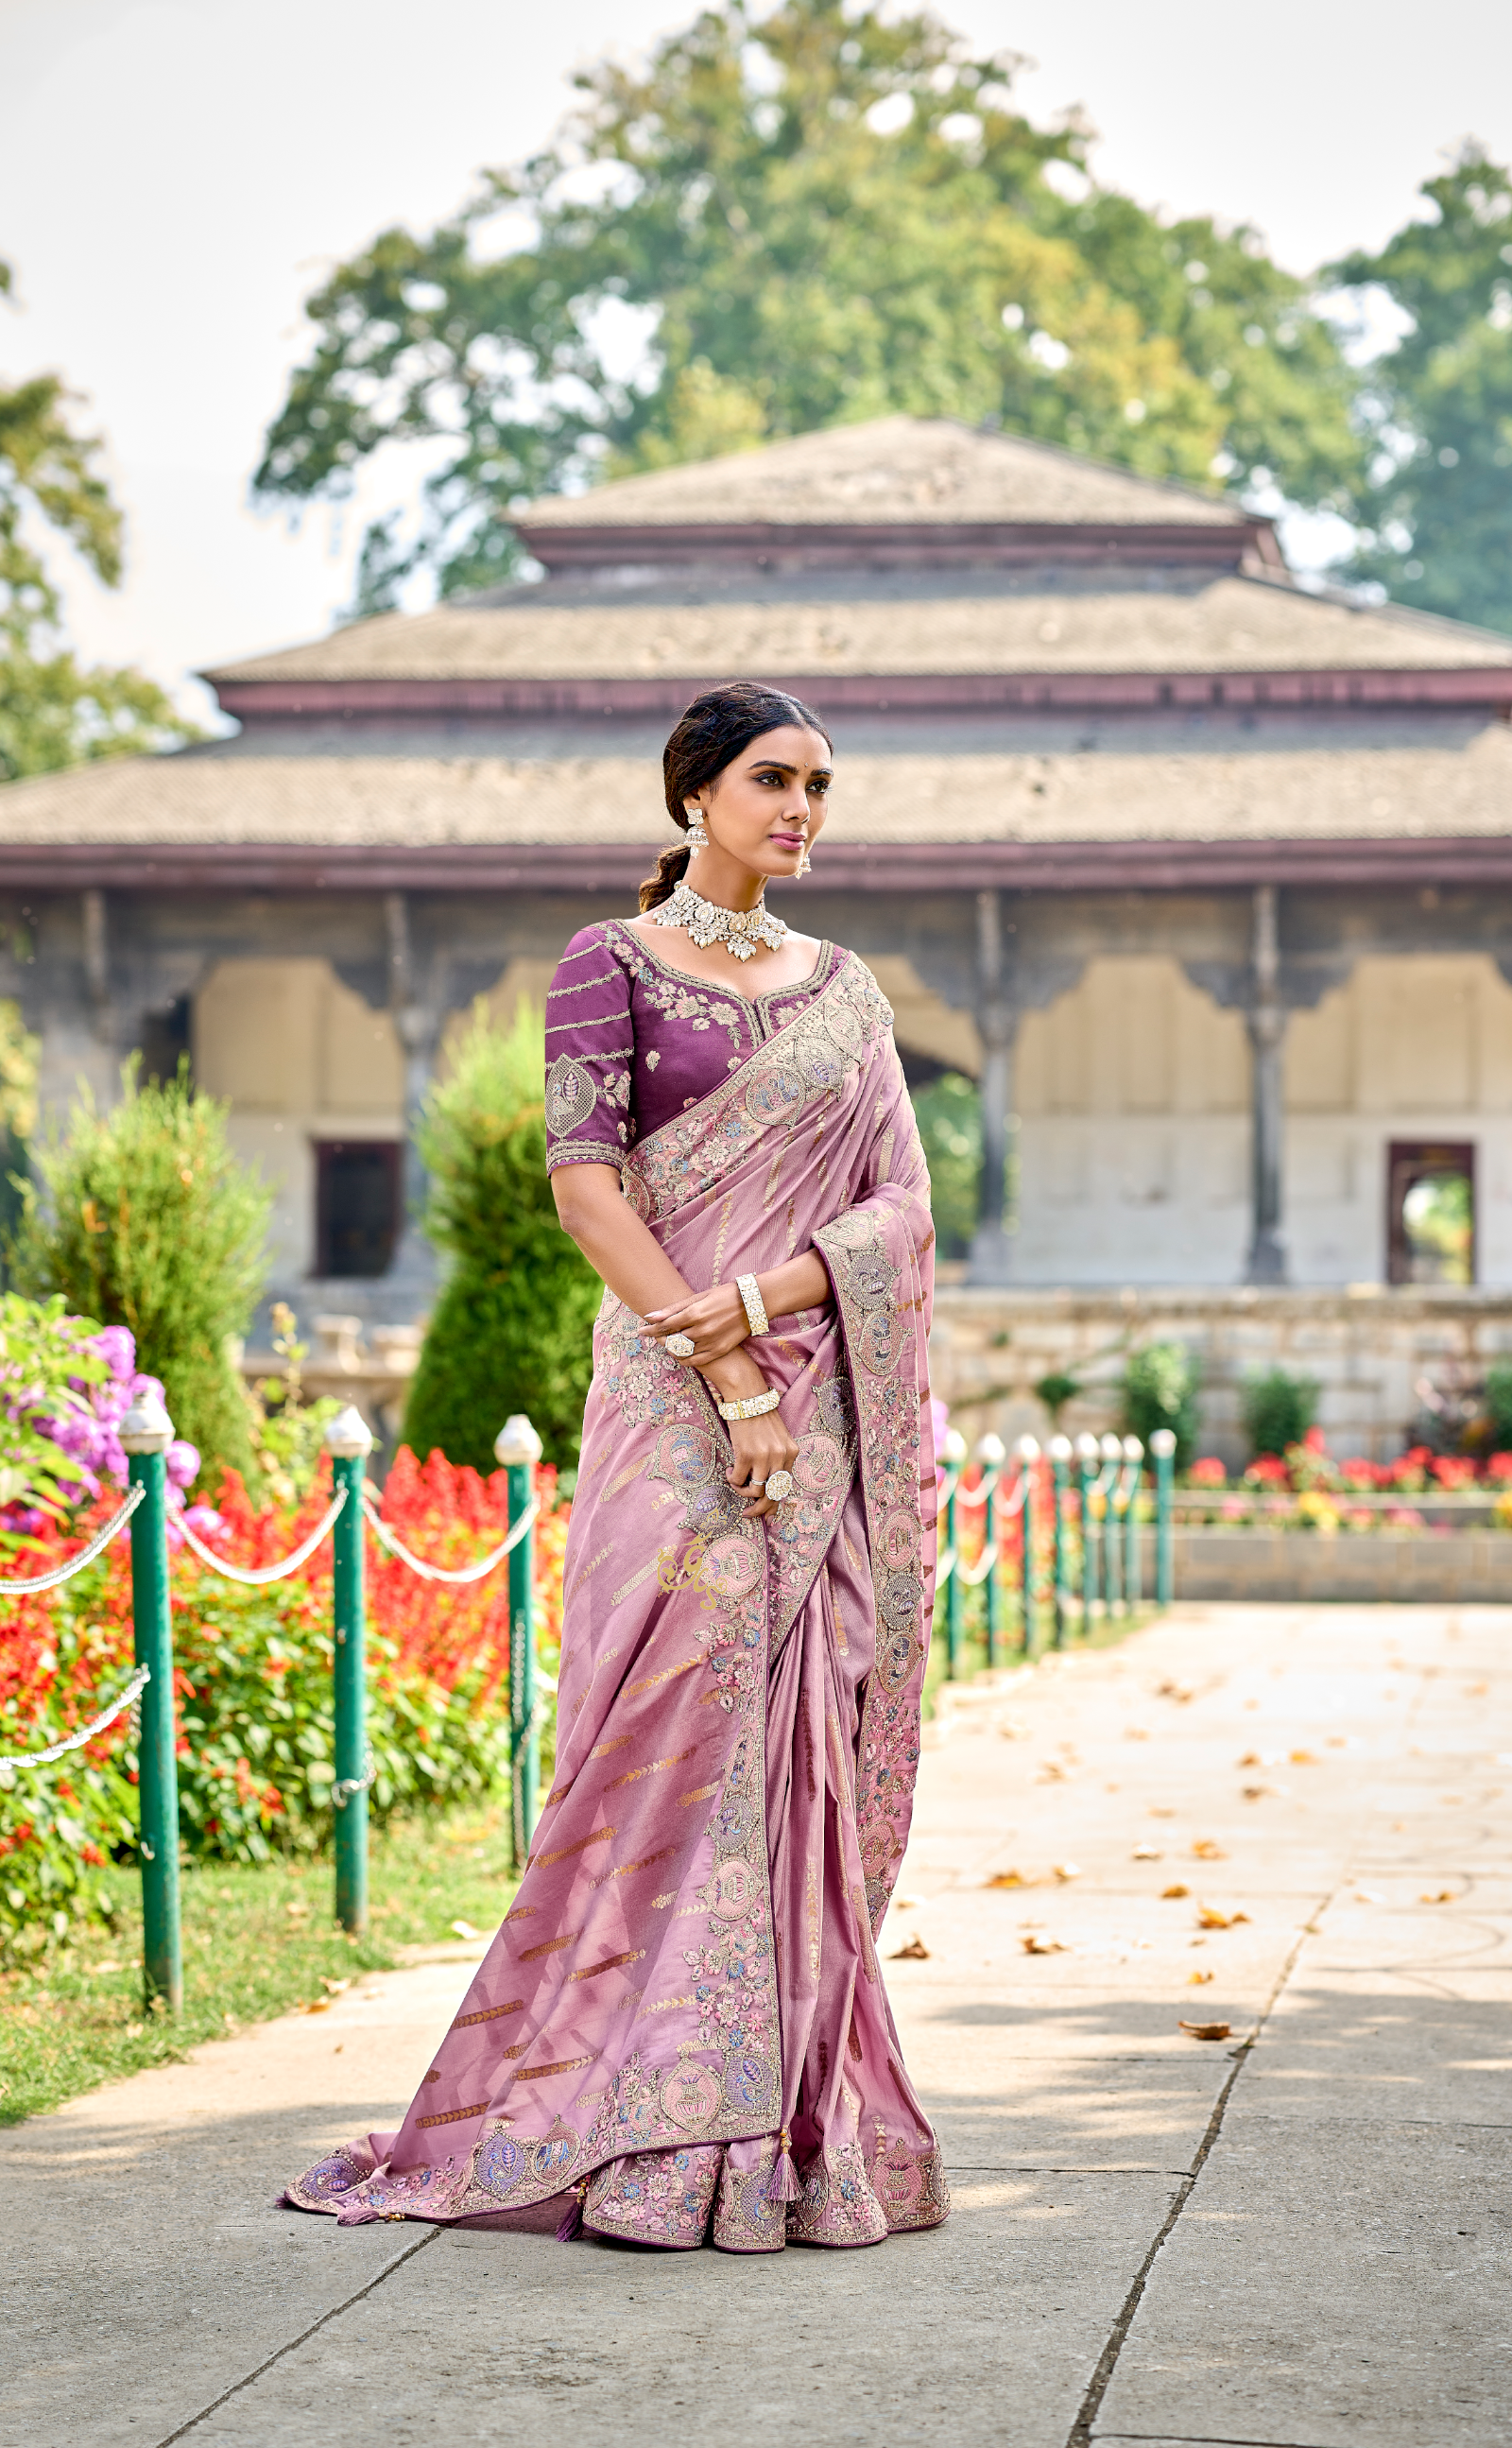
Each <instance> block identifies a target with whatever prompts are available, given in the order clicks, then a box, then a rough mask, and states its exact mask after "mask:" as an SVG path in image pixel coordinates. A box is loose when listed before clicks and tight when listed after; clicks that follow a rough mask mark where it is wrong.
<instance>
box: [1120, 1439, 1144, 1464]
mask: <svg viewBox="0 0 1512 2448" xmlns="http://www.w3.org/2000/svg"><path fill="white" fill-rule="evenodd" d="M1123 1459H1124V1461H1125V1462H1142V1461H1143V1460H1144V1447H1143V1445H1141V1444H1140V1443H1139V1438H1138V1437H1125V1438H1124V1440H1123Z"/></svg>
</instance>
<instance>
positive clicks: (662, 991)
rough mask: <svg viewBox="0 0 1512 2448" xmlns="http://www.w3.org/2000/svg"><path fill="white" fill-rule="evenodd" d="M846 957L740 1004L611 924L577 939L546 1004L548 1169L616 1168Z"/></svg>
mask: <svg viewBox="0 0 1512 2448" xmlns="http://www.w3.org/2000/svg"><path fill="white" fill-rule="evenodd" d="M841 958H842V955H841V954H840V953H839V952H837V951H836V949H835V947H834V946H833V944H823V945H821V946H820V947H819V959H818V964H817V966H816V967H815V968H814V970H813V975H812V976H811V977H807V978H804V979H802V980H801V981H800V982H799V984H798V985H793V986H776V987H774V989H773V991H772V992H771V993H770V994H764V995H757V996H756V998H755V1000H754V1001H751V1002H748V1001H747V1000H746V998H745V997H744V996H743V995H738V994H721V993H720V991H719V989H718V986H709V985H704V984H703V983H702V982H701V980H699V979H698V978H690V977H688V976H687V975H686V974H685V973H684V972H683V971H682V970H680V969H679V968H676V967H674V966H673V965H672V963H671V962H670V961H666V960H663V958H662V956H661V954H660V951H658V950H657V949H656V948H655V947H654V946H652V945H650V944H648V943H646V942H645V941H644V940H643V939H642V938H641V936H640V935H634V934H632V933H631V931H630V929H629V928H628V927H626V926H623V925H622V923H621V921H620V920H619V919H618V918H606V919H603V920H601V922H600V923H599V925H597V926H596V927H584V928H581V929H580V931H579V932H578V933H577V934H576V935H574V936H573V938H572V941H571V943H570V944H569V945H568V946H567V948H566V950H565V952H564V953H563V955H562V959H561V962H560V964H559V965H558V968H557V973H556V976H555V977H554V978H553V979H552V981H551V991H550V993H549V994H548V995H547V997H546V1171H547V1172H548V1173H554V1172H555V1170H556V1168H557V1166H558V1165H559V1164H613V1165H618V1164H619V1163H620V1161H621V1159H622V1157H623V1155H624V1153H625V1151H626V1149H627V1148H631V1147H633V1146H634V1145H635V1143H636V1141H637V1139H642V1138H648V1137H649V1135H650V1134H651V1132H653V1131H657V1130H660V1127H661V1125H662V1123H663V1122H668V1121H670V1120H671V1119H672V1118H673V1116H674V1115H675V1114H681V1113H685V1112H686V1111H687V1109H688V1107H689V1106H690V1105H697V1104H698V1103H699V1101H700V1100H702V1099H703V1098H704V1097H706V1096H707V1095H708V1094H709V1091H710V1090H711V1089H712V1088H715V1087H718V1083H719V1081H721V1080H722V1079H724V1077H725V1076H726V1074H727V1073H729V1072H731V1071H735V1070H737V1069H738V1067H739V1065H740V1064H741V1063H742V1062H743V1061H745V1058H746V1056H747V1055H748V1054H750V1053H752V1052H754V1051H755V1049H756V1046H758V1045H761V1044H763V1043H764V1042H765V1041H766V1040H767V1039H768V1038H769V1037H771V1036H772V1035H773V1033H774V1032H775V1030H776V1029H778V1028H780V1027H782V1026H783V1024H784V1023H786V1022H787V1021H790V1020H792V1019H793V1018H794V1016H795V1014H796V1013H797V1012H798V1011H800V1010H801V1009H802V1007H803V1005H804V1004H806V1003H807V1002H808V1001H809V1000H810V998H811V996H813V995H816V994H817V993H818V992H819V991H820V989H821V987H823V986H826V985H828V984H829V982H830V980H831V979H832V978H833V975H834V972H835V967H836V965H837V963H838V962H839V960H840V959H841Z"/></svg>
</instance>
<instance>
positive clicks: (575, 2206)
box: [557, 2179, 588, 2244]
mask: <svg viewBox="0 0 1512 2448" xmlns="http://www.w3.org/2000/svg"><path fill="white" fill-rule="evenodd" d="M587 2190H588V2187H587V2181H586V2179H584V2182H583V2183H582V2184H580V2185H574V2186H573V2188H572V2196H571V2199H570V2200H569V2202H568V2204H567V2207H566V2209H565V2210H564V2211H563V2213H562V2217H561V2221H560V2223H559V2225H558V2228H557V2242H558V2244H576V2243H577V2240H578V2238H579V2236H580V2235H581V2234H582V2233H583V2196H584V2193H585V2192H586V2191H587Z"/></svg>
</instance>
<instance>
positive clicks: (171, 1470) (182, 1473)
mask: <svg viewBox="0 0 1512 2448" xmlns="http://www.w3.org/2000/svg"><path fill="white" fill-rule="evenodd" d="M163 1460H164V1462H165V1463H166V1464H167V1470H168V1477H169V1479H170V1480H171V1481H172V1482H173V1484H174V1486H175V1487H187V1486H188V1485H189V1483H190V1482H191V1481H192V1480H196V1479H198V1478H199V1476H200V1454H199V1448H198V1447H197V1446H195V1445H192V1444H190V1443H189V1440H188V1438H187V1437H175V1438H174V1440H173V1443H172V1444H171V1445H170V1446H169V1447H168V1450H167V1452H166V1454H165V1455H164V1456H163Z"/></svg>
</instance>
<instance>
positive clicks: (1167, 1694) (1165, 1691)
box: [1156, 1683, 1197, 1703]
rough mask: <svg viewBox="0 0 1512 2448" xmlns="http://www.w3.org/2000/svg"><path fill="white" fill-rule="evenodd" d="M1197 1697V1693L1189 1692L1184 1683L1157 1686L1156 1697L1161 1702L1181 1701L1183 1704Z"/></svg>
mask: <svg viewBox="0 0 1512 2448" xmlns="http://www.w3.org/2000/svg"><path fill="white" fill-rule="evenodd" d="M1196 1696H1197V1695H1196V1692H1193V1691H1189V1690H1188V1689H1187V1686H1186V1685H1185V1684H1184V1683H1158V1684H1157V1685H1156V1697H1157V1699H1159V1700H1179V1701H1181V1702H1182V1703H1185V1702H1186V1701H1188V1700H1195V1699H1196Z"/></svg>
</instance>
